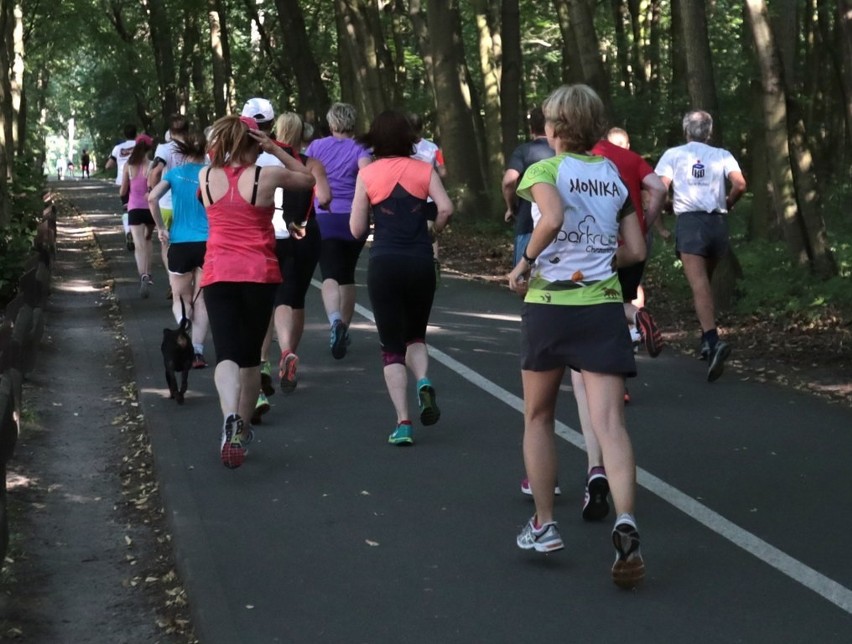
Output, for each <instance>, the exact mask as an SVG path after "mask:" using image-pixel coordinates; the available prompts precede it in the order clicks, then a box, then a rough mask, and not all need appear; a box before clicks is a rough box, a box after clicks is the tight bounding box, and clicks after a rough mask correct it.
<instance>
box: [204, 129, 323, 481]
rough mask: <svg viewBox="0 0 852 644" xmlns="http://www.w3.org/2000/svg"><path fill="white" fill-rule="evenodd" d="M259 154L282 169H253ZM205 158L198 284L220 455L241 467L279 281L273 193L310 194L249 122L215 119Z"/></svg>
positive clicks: (303, 176)
mask: <svg viewBox="0 0 852 644" xmlns="http://www.w3.org/2000/svg"><path fill="white" fill-rule="evenodd" d="M261 150H263V151H265V152H269V153H270V154H273V155H274V156H276V157H277V158H278V159H279V160H280V161H281V162H282V163H283V164H284V165H283V167H281V166H265V167H262V168H261V167H259V166H257V165H256V161H257V156H258V154H260V151H261ZM208 155H209V157H210V166H208V167H206V168H203V169H202V170H201V171H200V172H199V175H198V177H199V184H200V187H201V196H202V202H203V204H204V207H205V208H206V209H207V220H208V224H209V236H208V238H207V253H206V255H205V257H204V277H203V279H202V282H201V286H202V287H203V288H204V300H205V302H206V304H207V314H208V317H209V319H210V330H211V331H212V333H213V345H214V347H215V350H216V373H215V381H216V390H217V391H218V393H219V405H220V407H221V409H222V415H223V417H224V423H223V427H222V433H221V442H220V456H221V459H222V463H223V464H224V465H225V466H226V467H230V468H234V467H239V466H240V465H242V463H243V460H244V459H245V453H246V447H247V446H248V444H249V442H250V441H251V438H252V433H251V427H250V426H248V420H247V419H249V418H251V414H252V411H253V410H254V407H255V404H256V403H257V397H258V395H259V394H260V354H261V345H262V344H263V338H264V335H265V334H266V329H267V327H268V326H269V320H270V318H271V316H272V306H273V303H274V299H275V293H276V290H277V288H278V284H279V283H280V282H281V270H280V268H279V266H278V257H277V256H276V254H275V231H274V229H273V226H272V214H273V210H274V194H275V189H276V188H285V189H288V190H310V189H311V188H313V186H314V178H313V175H312V174H311V172H310V170H308V169H307V167H306V166H304V165H302V163H301V162H299V161H297V160H296V159H294V158H293V157H291V156H290V155H289V154H287V153H286V152H285V151H284V150H283V149H282V148H280V147H278V146H277V145H275V142H274V141H273V140H272V139H270V138H269V137H268V136H267V135H266V134H264V133H263V132H261V131H260V130H259V129H258V128H257V123H256V122H255V121H254V119H251V118H247V117H242V116H241V117H237V116H226V117H223V118H221V119H219V120H218V121H216V123H214V124H213V128H212V129H211V131H210V135H209V145H208ZM244 418H245V419H246V421H245V422H244V421H243V419H244Z"/></svg>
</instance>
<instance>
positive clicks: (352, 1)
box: [334, 0, 388, 129]
mask: <svg viewBox="0 0 852 644" xmlns="http://www.w3.org/2000/svg"><path fill="white" fill-rule="evenodd" d="M334 7H335V11H336V12H337V15H338V24H339V25H340V26H341V27H342V29H343V31H342V32H341V33H340V34H339V36H340V38H339V42H341V44H342V45H343V47H344V52H345V54H346V59H347V60H348V64H349V66H350V70H351V72H352V73H353V75H354V78H355V84H354V87H353V89H354V90H355V92H356V94H358V95H360V96H359V98H358V100H357V102H356V106H357V107H358V123H359V126H360V128H361V129H365V128H366V127H367V126H368V125H369V123H370V120H372V119H373V117H375V116H376V115H377V114H379V113H380V112H381V111H382V110H384V109H385V108H386V106H387V105H388V93H387V88H385V87H384V85H383V83H382V74H381V70H380V68H379V67H380V65H379V55H378V43H377V41H376V38H375V36H374V34H373V33H372V31H371V29H370V24H369V16H368V15H367V8H366V7H365V6H364V0H335V3H334Z"/></svg>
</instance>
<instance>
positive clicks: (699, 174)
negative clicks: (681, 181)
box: [692, 159, 704, 179]
mask: <svg viewBox="0 0 852 644" xmlns="http://www.w3.org/2000/svg"><path fill="white" fill-rule="evenodd" d="M692 176H693V177H694V178H696V179H703V178H704V164H703V163H701V160H700V159H699V160H698V161H696V162H695V163H694V164H693V166H692Z"/></svg>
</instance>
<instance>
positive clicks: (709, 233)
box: [675, 212, 728, 257]
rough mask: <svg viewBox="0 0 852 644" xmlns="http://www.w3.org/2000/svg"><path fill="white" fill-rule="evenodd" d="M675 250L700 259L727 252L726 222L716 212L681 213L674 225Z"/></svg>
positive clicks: (722, 215)
mask: <svg viewBox="0 0 852 644" xmlns="http://www.w3.org/2000/svg"><path fill="white" fill-rule="evenodd" d="M675 240H676V241H675V250H676V251H677V254H678V257H680V254H681V253H687V254H689V255H700V256H701V257H722V256H723V255H724V254H725V253H727V252H728V220H727V219H726V218H725V215H724V214H722V213H718V212H682V213H680V214H679V215H678V216H677V223H676V224H675Z"/></svg>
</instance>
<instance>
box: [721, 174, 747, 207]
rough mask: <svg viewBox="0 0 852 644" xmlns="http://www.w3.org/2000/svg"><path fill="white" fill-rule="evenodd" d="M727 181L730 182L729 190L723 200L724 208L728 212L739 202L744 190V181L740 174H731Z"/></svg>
mask: <svg viewBox="0 0 852 644" xmlns="http://www.w3.org/2000/svg"><path fill="white" fill-rule="evenodd" d="M728 181H730V182H731V189H730V190H729V191H728V196H727V198H726V199H725V207H726V208H727V209H728V211H730V210H731V209H732V208H733V207H734V204H735V203H737V201H739V199H740V197H742V196H743V193H744V192H745V190H746V180H745V177H744V176H743V173H742V172H731V173H730V174H729V175H728Z"/></svg>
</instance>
